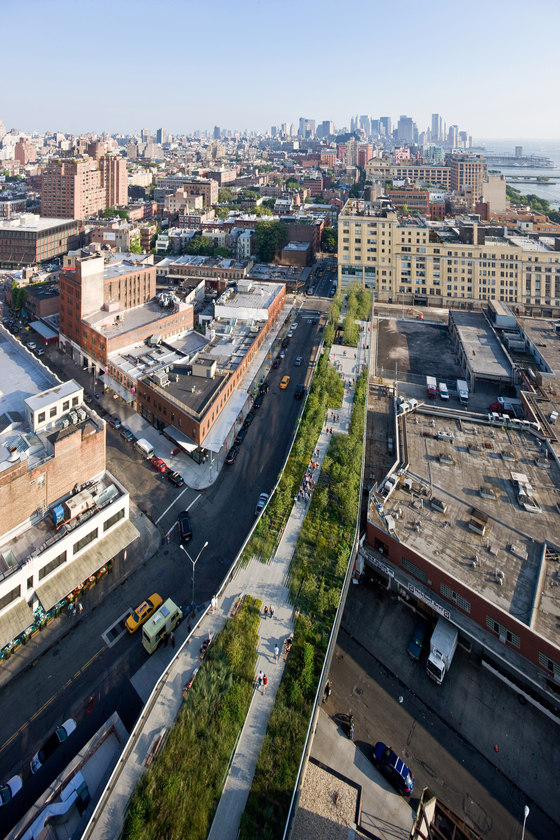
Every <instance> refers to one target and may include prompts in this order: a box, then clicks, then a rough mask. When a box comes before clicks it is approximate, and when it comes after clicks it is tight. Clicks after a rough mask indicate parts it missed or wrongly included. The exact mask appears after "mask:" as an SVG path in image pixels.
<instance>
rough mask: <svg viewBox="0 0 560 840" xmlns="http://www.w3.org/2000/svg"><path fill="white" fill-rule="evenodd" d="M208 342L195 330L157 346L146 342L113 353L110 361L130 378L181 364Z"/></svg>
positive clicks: (137, 377) (136, 377)
mask: <svg viewBox="0 0 560 840" xmlns="http://www.w3.org/2000/svg"><path fill="white" fill-rule="evenodd" d="M207 343H208V339H206V338H204V336H202V335H200V333H197V332H195V331H192V332H190V333H187V335H185V336H183V337H181V338H177V339H175V340H173V341H164V342H162V343H161V344H158V345H157V346H155V347H149V346H148V345H147V344H146V343H145V342H141V343H138V344H135V345H134V346H133V347H127V348H126V350H118V351H117V352H115V353H111V355H110V356H109V361H110V362H111V364H112V365H114V366H115V367H118V368H119V370H121V371H122V372H123V373H125V374H126V376H127V377H129V378H130V379H139V378H140V377H141V376H146V375H147V374H150V373H153V372H154V371H156V370H159V369H160V368H163V367H167V366H168V365H173V364H179V363H181V362H184V361H185V357H187V358H190V357H191V356H193V355H194V354H195V353H196V352H198V351H199V350H201V349H202V348H203V347H205V345H206V344H207Z"/></svg>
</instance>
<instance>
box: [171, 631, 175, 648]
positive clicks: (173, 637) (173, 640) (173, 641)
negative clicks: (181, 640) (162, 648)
mask: <svg viewBox="0 0 560 840" xmlns="http://www.w3.org/2000/svg"><path fill="white" fill-rule="evenodd" d="M171 647H175V633H172V634H171Z"/></svg>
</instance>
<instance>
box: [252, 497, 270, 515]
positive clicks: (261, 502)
mask: <svg viewBox="0 0 560 840" xmlns="http://www.w3.org/2000/svg"><path fill="white" fill-rule="evenodd" d="M267 502H268V493H261V495H260V496H259V501H258V502H257V506H256V508H255V516H258V515H259V513H261V512H262V509H263V508H264V506H265V505H266V503H267Z"/></svg>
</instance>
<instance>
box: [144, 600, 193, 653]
mask: <svg viewBox="0 0 560 840" xmlns="http://www.w3.org/2000/svg"><path fill="white" fill-rule="evenodd" d="M182 618H183V612H182V610H181V608H180V607H178V606H177V604H175V603H174V601H172V600H171V598H168V599H167V601H165V603H164V604H162V606H161V607H160V608H159V610H158V611H157V612H156V613H154V615H153V616H152V617H151V618H149V619H148V620H147V622H146V623H145V624H144V626H143V627H142V644H143V645H144V648H145V649H146V650H147V651H148V653H153V652H154V651H155V650H156V649H157V648H158V646H159V645H160V644H161V642H163V641H164V640H165V638H166V637H167V639H169V637H170V636H171V633H172V632H173V630H174V629H175V628H176V626H177V625H178V624H179V622H180V621H181V619H182Z"/></svg>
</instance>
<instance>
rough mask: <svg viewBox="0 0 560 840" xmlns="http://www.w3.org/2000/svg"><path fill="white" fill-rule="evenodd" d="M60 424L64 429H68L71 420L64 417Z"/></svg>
mask: <svg viewBox="0 0 560 840" xmlns="http://www.w3.org/2000/svg"><path fill="white" fill-rule="evenodd" d="M60 425H61V426H62V428H63V429H67V428H68V426H69V425H70V420H69V419H68V417H63V418H62V420H61V421H60Z"/></svg>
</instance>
